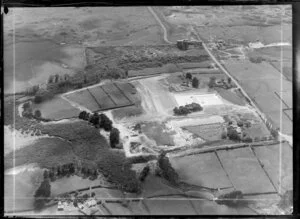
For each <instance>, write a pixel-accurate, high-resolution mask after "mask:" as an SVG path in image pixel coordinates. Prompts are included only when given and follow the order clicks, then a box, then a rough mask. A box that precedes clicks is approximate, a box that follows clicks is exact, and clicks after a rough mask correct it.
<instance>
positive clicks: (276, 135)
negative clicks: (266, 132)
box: [270, 129, 279, 139]
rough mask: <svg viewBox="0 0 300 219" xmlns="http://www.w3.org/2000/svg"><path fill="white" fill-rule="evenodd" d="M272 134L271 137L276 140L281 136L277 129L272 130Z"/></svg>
mask: <svg viewBox="0 0 300 219" xmlns="http://www.w3.org/2000/svg"><path fill="white" fill-rule="evenodd" d="M270 132H271V135H272V136H273V137H274V138H275V139H277V138H278V135H279V133H278V130H276V129H271V130H270Z"/></svg>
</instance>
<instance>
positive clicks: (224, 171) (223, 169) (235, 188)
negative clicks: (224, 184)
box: [213, 150, 236, 190]
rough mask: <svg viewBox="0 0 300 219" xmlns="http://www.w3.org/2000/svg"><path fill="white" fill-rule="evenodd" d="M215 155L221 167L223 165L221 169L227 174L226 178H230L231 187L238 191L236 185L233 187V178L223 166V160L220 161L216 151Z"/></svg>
mask: <svg viewBox="0 0 300 219" xmlns="http://www.w3.org/2000/svg"><path fill="white" fill-rule="evenodd" d="M213 153H214V154H215V155H216V157H217V159H218V161H219V163H220V165H221V167H222V169H223V171H224V173H225V174H226V176H227V178H228V180H229V182H230V183H231V185H232V188H234V189H235V190H236V188H235V186H234V185H233V183H232V180H231V178H230V176H229V174H228V173H227V171H226V169H225V167H224V166H223V163H222V161H221V159H220V157H219V155H218V153H217V151H216V150H215V151H214V152H213Z"/></svg>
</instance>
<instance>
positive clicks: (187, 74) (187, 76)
mask: <svg viewBox="0 0 300 219" xmlns="http://www.w3.org/2000/svg"><path fill="white" fill-rule="evenodd" d="M185 78H186V79H189V80H192V74H191V73H189V72H188V73H186V75H185Z"/></svg>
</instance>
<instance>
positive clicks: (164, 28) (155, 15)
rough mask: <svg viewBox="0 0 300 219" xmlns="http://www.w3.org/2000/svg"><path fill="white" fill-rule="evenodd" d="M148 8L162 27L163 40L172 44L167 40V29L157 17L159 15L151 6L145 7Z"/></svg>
mask: <svg viewBox="0 0 300 219" xmlns="http://www.w3.org/2000/svg"><path fill="white" fill-rule="evenodd" d="M147 8H148V10H149V11H150V13H151V14H152V15H153V16H154V18H155V20H156V21H157V22H158V23H159V25H160V26H161V27H162V29H163V32H164V41H165V42H166V43H169V44H173V43H172V42H171V41H170V40H168V32H167V29H166V27H165V26H164V24H163V23H162V21H161V20H160V19H159V17H158V16H157V14H156V13H155V11H154V10H153V8H152V7H147Z"/></svg>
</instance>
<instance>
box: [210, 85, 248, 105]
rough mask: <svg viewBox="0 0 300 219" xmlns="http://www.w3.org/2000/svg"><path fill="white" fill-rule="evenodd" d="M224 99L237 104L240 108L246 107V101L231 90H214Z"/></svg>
mask: <svg viewBox="0 0 300 219" xmlns="http://www.w3.org/2000/svg"><path fill="white" fill-rule="evenodd" d="M214 89H215V90H216V91H217V92H218V93H219V94H220V96H221V97H222V98H224V99H225V100H227V101H229V102H231V103H233V104H236V105H240V106H245V105H246V101H245V100H244V99H242V98H241V96H239V95H238V94H237V93H236V92H234V91H230V90H226V89H223V88H217V87H216V88H214Z"/></svg>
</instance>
